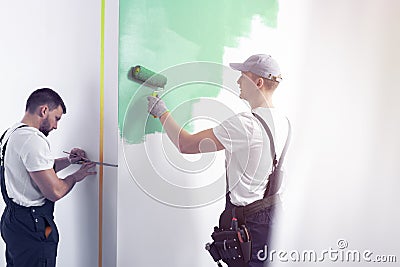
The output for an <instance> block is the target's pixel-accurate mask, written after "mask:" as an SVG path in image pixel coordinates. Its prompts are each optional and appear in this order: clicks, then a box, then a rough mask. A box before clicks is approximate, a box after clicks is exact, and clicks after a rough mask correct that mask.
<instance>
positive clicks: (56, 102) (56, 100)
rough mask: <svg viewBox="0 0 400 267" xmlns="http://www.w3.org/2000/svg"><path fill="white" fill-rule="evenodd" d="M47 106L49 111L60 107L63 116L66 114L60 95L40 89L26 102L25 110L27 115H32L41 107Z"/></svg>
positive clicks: (47, 89)
mask: <svg viewBox="0 0 400 267" xmlns="http://www.w3.org/2000/svg"><path fill="white" fill-rule="evenodd" d="M45 104H46V105H48V106H49V109H50V111H52V110H54V109H56V108H58V107H59V106H61V108H62V109H63V114H65V113H66V112H67V108H66V107H65V104H64V101H63V100H62V99H61V97H60V95H59V94H57V93H56V92H55V91H54V90H52V89H50V88H41V89H37V90H35V91H34V92H33V93H32V94H31V95H30V96H29V98H28V100H27V101H26V109H25V111H28V112H29V113H31V114H33V113H34V112H35V110H36V109H37V108H38V107H39V106H41V105H45Z"/></svg>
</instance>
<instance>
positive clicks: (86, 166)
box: [72, 162, 97, 182]
mask: <svg viewBox="0 0 400 267" xmlns="http://www.w3.org/2000/svg"><path fill="white" fill-rule="evenodd" d="M95 166H96V163H93V162H87V163H83V164H82V166H81V168H80V169H79V170H77V171H76V172H75V173H73V174H72V176H73V177H74V179H75V182H80V181H82V180H83V179H85V178H86V177H87V176H89V175H95V174H97V172H96V171H94V170H91V169H92V168H94V167H95Z"/></svg>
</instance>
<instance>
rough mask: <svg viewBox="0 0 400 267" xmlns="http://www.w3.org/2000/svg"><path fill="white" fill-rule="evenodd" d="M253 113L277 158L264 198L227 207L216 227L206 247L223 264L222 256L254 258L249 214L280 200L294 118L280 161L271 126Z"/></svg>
mask: <svg viewBox="0 0 400 267" xmlns="http://www.w3.org/2000/svg"><path fill="white" fill-rule="evenodd" d="M253 115H254V116H255V117H256V118H257V119H258V120H259V121H260V123H261V124H262V126H263V127H264V129H265V131H266V132H267V135H268V137H269V142H270V149H271V155H272V158H273V162H272V173H271V174H270V175H269V177H268V185H267V187H266V189H265V192H264V197H263V198H262V199H260V200H257V201H254V202H253V203H250V204H248V205H246V206H241V207H234V208H233V209H231V210H225V211H224V212H223V213H222V214H221V217H220V220H219V227H217V226H216V227H214V232H213V233H212V235H211V237H212V239H213V242H212V243H207V244H206V250H207V251H208V252H209V253H210V255H211V257H212V258H213V259H214V261H215V262H217V264H218V266H219V267H222V265H221V262H220V261H221V260H222V261H223V262H225V263H227V264H228V265H230V264H234V263H235V264H237V263H242V264H243V265H245V264H247V263H248V262H249V261H250V259H251V237H250V235H249V230H248V228H247V227H246V225H245V221H246V217H247V216H249V215H251V214H254V213H256V212H258V211H261V210H263V209H266V208H268V207H271V206H273V205H275V204H277V203H278V202H280V198H279V194H278V191H279V188H280V186H281V184H282V178H283V171H282V164H283V161H284V158H285V155H286V152H287V150H288V147H289V143H290V138H291V125H290V121H289V120H288V119H287V121H288V137H287V139H286V143H285V146H284V148H283V151H282V154H281V157H280V158H279V161H277V159H276V151H275V144H274V139H273V137H272V133H271V130H270V129H269V127H268V125H267V124H266V123H265V121H264V120H263V119H262V118H261V117H260V116H259V115H258V114H256V113H253ZM229 220H230V223H226V222H227V221H228V222H229ZM239 224H240V225H239Z"/></svg>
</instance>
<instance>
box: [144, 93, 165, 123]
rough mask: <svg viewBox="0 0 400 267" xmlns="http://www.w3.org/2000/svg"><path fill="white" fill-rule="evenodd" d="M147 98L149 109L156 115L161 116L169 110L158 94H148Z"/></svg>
mask: <svg viewBox="0 0 400 267" xmlns="http://www.w3.org/2000/svg"><path fill="white" fill-rule="evenodd" d="M147 100H148V101H149V103H148V105H147V110H148V111H149V113H150V114H151V115H153V116H154V117H156V118H159V117H161V116H162V115H163V114H164V113H165V112H167V111H168V108H167V106H166V105H165V103H164V101H162V100H161V99H160V98H159V97H158V96H148V97H147Z"/></svg>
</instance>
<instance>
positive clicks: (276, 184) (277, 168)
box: [253, 113, 292, 197]
mask: <svg viewBox="0 0 400 267" xmlns="http://www.w3.org/2000/svg"><path fill="white" fill-rule="evenodd" d="M253 115H254V117H256V118H257V119H258V120H259V121H260V123H261V124H262V126H263V127H264V129H265V131H266V132H267V135H268V138H269V143H270V148H271V155H272V159H273V161H272V173H274V172H275V171H277V172H280V171H281V168H282V164H283V161H284V159H285V155H286V152H287V150H288V148H289V143H290V139H291V135H292V130H291V125H290V121H289V119H288V118H286V120H287V122H288V136H287V139H286V142H285V146H284V148H283V150H282V154H281V156H280V158H279V161H277V160H276V151H275V144H274V138H273V136H272V132H271V130H270V128H269V127H268V124H267V123H266V122H265V121H264V119H263V118H261V116H260V115H258V114H256V113H253ZM271 178H272V179H271ZM281 178H282V175H270V180H269V181H268V185H267V188H266V189H265V192H264V197H268V196H271V195H273V194H275V193H276V192H278V190H279V187H280V185H281V183H282V179H281ZM276 179H278V180H276ZM271 184H273V185H274V187H275V188H274V189H271ZM271 190H272V193H271V192H270V191H271ZM274 191H275V192H274Z"/></svg>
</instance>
